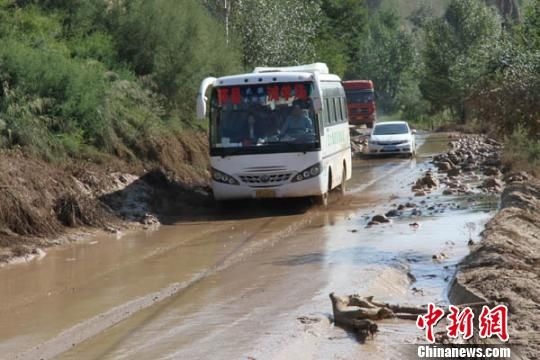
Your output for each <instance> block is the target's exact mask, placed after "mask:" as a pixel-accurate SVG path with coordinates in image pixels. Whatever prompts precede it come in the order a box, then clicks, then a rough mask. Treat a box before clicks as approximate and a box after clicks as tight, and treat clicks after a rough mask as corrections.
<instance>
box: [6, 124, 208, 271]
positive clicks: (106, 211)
mask: <svg viewBox="0 0 540 360" xmlns="http://www.w3.org/2000/svg"><path fill="white" fill-rule="evenodd" d="M144 143H145V144H146V147H145V153H144V154H141V157H140V158H136V159H120V158H118V157H113V156H111V157H107V158H105V157H104V158H103V159H101V161H100V162H99V163H97V162H96V161H82V160H71V159H66V160H65V161H64V162H60V161H58V162H48V161H44V160H41V159H36V158H35V157H32V156H29V155H28V154H26V153H24V152H23V151H21V150H17V149H14V150H0V262H1V261H5V260H7V259H9V258H11V257H13V256H24V255H26V254H29V253H32V252H34V253H38V252H39V251H41V250H39V249H40V248H42V247H47V246H49V245H51V244H55V243H57V242H58V241H64V240H66V239H63V240H59V239H60V238H59V236H60V235H62V234H64V233H65V231H66V230H67V229H69V228H78V227H81V226H86V227H88V226H89V227H96V228H102V229H105V230H108V231H112V232H114V231H117V230H118V229H119V228H120V227H122V226H125V225H126V223H125V221H124V220H128V221H131V222H133V221H134V222H140V223H143V224H145V225H147V224H153V223H158V222H159V220H158V217H159V215H158V214H156V211H155V210H156V209H157V208H158V205H159V208H163V201H161V199H167V200H168V201H169V202H170V203H171V204H179V203H181V204H184V205H185V204H186V203H188V202H189V201H188V202H186V201H179V200H185V199H184V198H185V197H190V196H191V197H192V196H195V197H196V195H197V194H198V193H197V192H195V191H193V190H194V189H197V188H199V189H204V187H205V185H206V183H207V177H208V172H207V165H208V158H207V156H206V135H205V134H204V133H203V132H191V131H186V132H185V133H182V135H181V136H169V137H166V138H163V137H162V138H155V139H153V138H152V139H145V141H144ZM201 192H203V191H201ZM201 192H199V193H201ZM171 194H174V196H172V197H171ZM179 197H183V198H182V199H179ZM194 202H195V203H200V199H194ZM67 241H69V239H67Z"/></svg>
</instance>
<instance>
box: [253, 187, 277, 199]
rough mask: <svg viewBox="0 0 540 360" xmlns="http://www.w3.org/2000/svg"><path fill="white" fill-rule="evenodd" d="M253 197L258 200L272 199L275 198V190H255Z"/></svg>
mask: <svg viewBox="0 0 540 360" xmlns="http://www.w3.org/2000/svg"><path fill="white" fill-rule="evenodd" d="M255 197H256V198H258V199H265V198H273V197H276V191H275V190H268V189H265V190H257V191H255Z"/></svg>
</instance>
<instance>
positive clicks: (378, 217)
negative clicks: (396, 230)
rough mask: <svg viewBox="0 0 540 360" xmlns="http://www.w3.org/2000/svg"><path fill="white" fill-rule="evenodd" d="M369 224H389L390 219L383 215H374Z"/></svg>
mask: <svg viewBox="0 0 540 360" xmlns="http://www.w3.org/2000/svg"><path fill="white" fill-rule="evenodd" d="M371 222H374V223H377V224H385V223H389V222H390V219H389V218H387V217H386V216H385V215H375V216H374V217H372V218H371Z"/></svg>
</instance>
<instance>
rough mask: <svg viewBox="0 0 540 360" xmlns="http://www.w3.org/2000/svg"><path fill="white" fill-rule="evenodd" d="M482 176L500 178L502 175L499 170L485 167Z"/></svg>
mask: <svg viewBox="0 0 540 360" xmlns="http://www.w3.org/2000/svg"><path fill="white" fill-rule="evenodd" d="M484 175H486V176H494V177H497V178H498V177H501V176H502V173H501V170H499V169H497V168H496V167H491V166H490V167H487V168H485V169H484Z"/></svg>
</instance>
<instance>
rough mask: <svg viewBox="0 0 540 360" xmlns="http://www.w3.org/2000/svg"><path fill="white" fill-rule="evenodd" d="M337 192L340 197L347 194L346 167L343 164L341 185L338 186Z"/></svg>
mask: <svg viewBox="0 0 540 360" xmlns="http://www.w3.org/2000/svg"><path fill="white" fill-rule="evenodd" d="M339 192H340V194H341V196H343V195H345V193H346V192H347V166H346V165H345V164H343V171H342V175H341V185H339Z"/></svg>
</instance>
